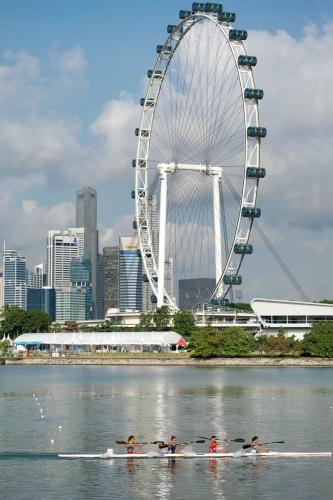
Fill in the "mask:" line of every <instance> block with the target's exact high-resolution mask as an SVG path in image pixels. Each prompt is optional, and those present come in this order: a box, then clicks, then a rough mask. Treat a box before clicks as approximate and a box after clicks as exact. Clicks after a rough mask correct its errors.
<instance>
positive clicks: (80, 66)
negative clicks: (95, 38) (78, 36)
mask: <svg viewBox="0 0 333 500" xmlns="http://www.w3.org/2000/svg"><path fill="white" fill-rule="evenodd" d="M57 62H58V67H59V69H61V70H62V71H69V72H73V73H78V72H81V71H84V70H85V69H86V68H87V67H88V61H87V60H86V58H85V54H84V51H83V49H82V47H75V48H74V49H72V50H68V51H65V52H62V53H61V54H60V55H59V57H58V61H57Z"/></svg>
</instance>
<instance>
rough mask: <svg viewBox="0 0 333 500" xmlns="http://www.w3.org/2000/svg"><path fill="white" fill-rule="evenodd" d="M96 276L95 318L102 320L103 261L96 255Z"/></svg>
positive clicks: (103, 316)
mask: <svg viewBox="0 0 333 500" xmlns="http://www.w3.org/2000/svg"><path fill="white" fill-rule="evenodd" d="M96 272H97V274H96V308H95V311H96V313H95V318H96V319H104V318H105V314H104V259H103V255H102V254H100V253H98V254H97V271H96Z"/></svg>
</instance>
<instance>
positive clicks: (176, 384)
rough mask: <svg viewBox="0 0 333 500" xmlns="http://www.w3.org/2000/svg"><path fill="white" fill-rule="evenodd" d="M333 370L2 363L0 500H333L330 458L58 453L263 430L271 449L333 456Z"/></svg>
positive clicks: (332, 461) (202, 448)
mask: <svg viewBox="0 0 333 500" xmlns="http://www.w3.org/2000/svg"><path fill="white" fill-rule="evenodd" d="M332 375H333V369H331V368H323V369H322V368H277V369H274V368H201V367H200V368H196V367H193V368H191V367H177V368H175V367H134V366H133V367H124V366H119V367H90V366H82V367H71V366H60V367H59V366H54V367H52V366H47V367H44V366H40V367H38V366H36V367H31V366H29V367H25V366H17V367H13V366H1V367H0V477H1V480H0V498H1V499H12V498H13V499H20V500H21V499H23V500H24V499H60V498H61V499H75V500H76V499H82V498H83V499H95V498H96V499H97V498H98V499H155V498H160V499H171V498H172V499H211V498H212V499H214V498H217V499H223V498H224V499H247V500H248V499H270V500H271V499H274V498H281V499H289V498H290V499H302V500H306V499H309V500H310V499H311V500H312V499H314V498H317V499H331V498H332V497H333V493H332V491H333V475H332V465H333V459H330V458H324V459H321V458H319V459H318V458H317V459H293V460H290V459H282V458H281V459H280V458H278V459H267V460H265V459H253V460H246V459H233V460H230V459H228V460H224V461H223V460H218V461H213V460H207V459H206V460H176V461H174V462H168V461H163V460H162V461H158V460H150V461H148V460H147V461H145V460H144V461H135V462H133V461H132V462H131V461H125V460H118V461H117V460H113V461H112V460H104V461H103V460H90V461H88V460H77V461H67V460H60V459H58V458H57V456H56V454H57V453H58V452H75V453H80V452H87V453H89V452H90V453H96V452H102V451H105V450H106V448H109V447H114V448H115V449H116V450H119V451H121V450H122V448H121V447H119V446H118V447H117V445H116V444H115V440H116V439H118V440H123V439H127V436H128V435H129V434H132V433H133V434H135V435H136V436H137V438H138V439H148V440H152V441H154V440H155V439H164V440H166V439H168V438H169V437H170V435H171V434H173V433H175V434H176V435H177V437H178V439H180V440H195V439H196V436H201V435H202V436H210V435H211V434H217V435H219V436H228V437H229V438H237V437H244V438H246V439H248V438H250V437H251V436H252V435H254V434H259V435H260V436H261V437H262V438H263V439H265V440H266V439H267V440H273V441H275V440H276V441H279V440H285V441H286V444H285V445H275V447H274V449H275V450H280V449H281V450H308V451H315V450H317V451H331V450H333V433H332V426H333V384H332ZM34 393H35V394H36V395H37V397H38V402H39V403H40V406H38V405H37V402H36V400H35V399H34V398H33V394H34ZM41 408H42V409H43V413H41V412H40V409H41ZM42 414H43V415H45V418H44V419H41V415H42ZM59 426H61V428H59ZM51 440H54V444H52V443H51ZM195 447H196V448H195V449H197V450H198V451H205V449H206V446H205V445H195ZM152 449H154V448H153V447H152ZM230 449H231V450H236V449H237V445H232V446H230Z"/></svg>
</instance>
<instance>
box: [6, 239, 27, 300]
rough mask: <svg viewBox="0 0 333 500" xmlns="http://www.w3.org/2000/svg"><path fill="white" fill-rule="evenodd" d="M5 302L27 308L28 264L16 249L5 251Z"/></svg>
mask: <svg viewBox="0 0 333 500" xmlns="http://www.w3.org/2000/svg"><path fill="white" fill-rule="evenodd" d="M3 303H4V305H5V306H6V305H8V306H17V307H20V308H21V309H24V310H26V309H27V264H26V259H25V257H23V256H22V255H20V254H19V253H18V252H17V251H16V250H6V249H4V252H3Z"/></svg>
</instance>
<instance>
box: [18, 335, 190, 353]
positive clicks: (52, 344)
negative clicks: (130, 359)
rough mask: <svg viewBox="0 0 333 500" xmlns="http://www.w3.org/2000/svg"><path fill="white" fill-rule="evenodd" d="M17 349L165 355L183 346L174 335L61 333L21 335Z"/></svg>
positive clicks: (181, 338)
mask: <svg viewBox="0 0 333 500" xmlns="http://www.w3.org/2000/svg"><path fill="white" fill-rule="evenodd" d="M14 344H15V345H16V346H24V347H25V348H27V349H32V350H36V349H37V350H42V351H51V352H62V351H75V352H95V351H97V352H99V351H100V352H108V351H118V352H137V351H159V352H168V351H171V350H176V349H177V348H178V347H184V346H185V345H186V342H185V340H184V339H183V337H181V336H180V335H178V333H176V332H133V331H132V332H61V333H55V332H53V333H24V334H23V335H20V336H19V337H17V338H16V339H15V340H14Z"/></svg>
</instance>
